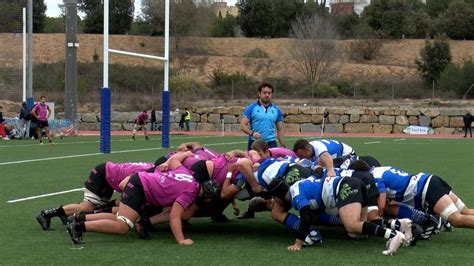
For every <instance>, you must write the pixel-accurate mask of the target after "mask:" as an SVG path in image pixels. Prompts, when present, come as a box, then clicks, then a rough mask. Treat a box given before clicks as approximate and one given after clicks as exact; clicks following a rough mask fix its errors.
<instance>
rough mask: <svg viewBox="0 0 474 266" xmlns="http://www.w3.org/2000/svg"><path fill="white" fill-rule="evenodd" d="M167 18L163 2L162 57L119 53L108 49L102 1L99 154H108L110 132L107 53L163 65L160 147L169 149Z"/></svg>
mask: <svg viewBox="0 0 474 266" xmlns="http://www.w3.org/2000/svg"><path fill="white" fill-rule="evenodd" d="M169 17H170V3H169V0H165V39H164V42H165V43H164V47H165V50H164V55H163V56H162V57H160V56H154V55H146V54H140V53H134V52H129V51H121V50H116V49H109V0H104V34H103V35H104V40H103V42H104V43H103V57H104V61H103V64H104V65H103V86H102V88H101V93H100V95H101V98H100V105H101V108H100V110H101V114H100V118H101V119H100V152H102V153H110V151H111V147H110V130H111V109H112V108H111V104H112V100H111V99H112V98H111V95H112V90H111V88H110V87H109V53H114V54H119V55H125V56H135V57H141V58H147V59H152V60H161V61H163V63H164V77H163V79H164V82H163V87H164V88H163V93H162V134H161V146H162V147H163V148H169V131H170V92H169V81H168V77H169Z"/></svg>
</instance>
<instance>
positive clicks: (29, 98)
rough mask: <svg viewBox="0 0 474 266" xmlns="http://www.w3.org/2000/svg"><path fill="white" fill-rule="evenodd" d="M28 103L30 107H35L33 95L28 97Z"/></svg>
mask: <svg viewBox="0 0 474 266" xmlns="http://www.w3.org/2000/svg"><path fill="white" fill-rule="evenodd" d="M26 104H27V105H28V108H30V110H31V108H33V105H34V104H35V100H34V99H33V97H28V98H26Z"/></svg>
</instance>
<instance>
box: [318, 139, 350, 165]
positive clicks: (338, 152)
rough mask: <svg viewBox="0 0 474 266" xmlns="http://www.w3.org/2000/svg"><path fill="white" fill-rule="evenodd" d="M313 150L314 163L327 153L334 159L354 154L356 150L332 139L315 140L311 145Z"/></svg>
mask: <svg viewBox="0 0 474 266" xmlns="http://www.w3.org/2000/svg"><path fill="white" fill-rule="evenodd" d="M309 144H310V145H311V146H312V148H313V157H312V160H313V161H317V160H318V158H319V157H320V156H321V155H322V154H323V153H324V152H327V153H329V155H330V156H331V157H332V158H333V159H334V158H336V157H341V156H345V155H350V154H354V149H352V147H351V146H349V145H347V144H345V143H342V142H339V141H337V140H332V139H321V140H314V141H311V142H310V143H309Z"/></svg>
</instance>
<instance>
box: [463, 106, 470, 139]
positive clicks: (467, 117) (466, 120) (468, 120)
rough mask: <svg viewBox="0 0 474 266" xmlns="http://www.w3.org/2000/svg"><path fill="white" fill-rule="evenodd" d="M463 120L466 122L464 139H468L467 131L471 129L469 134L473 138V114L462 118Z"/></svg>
mask: <svg viewBox="0 0 474 266" xmlns="http://www.w3.org/2000/svg"><path fill="white" fill-rule="evenodd" d="M462 120H463V122H464V137H465V138H466V137H467V130H468V129H469V134H470V135H471V138H472V129H471V126H472V115H471V113H469V112H468V113H467V114H465V115H464V116H463V117H462Z"/></svg>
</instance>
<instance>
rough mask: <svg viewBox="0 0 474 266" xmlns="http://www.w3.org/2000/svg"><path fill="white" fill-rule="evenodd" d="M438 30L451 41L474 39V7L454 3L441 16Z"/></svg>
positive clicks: (438, 21)
mask: <svg viewBox="0 0 474 266" xmlns="http://www.w3.org/2000/svg"><path fill="white" fill-rule="evenodd" d="M436 25H437V30H438V32H440V33H445V34H446V35H447V36H448V37H449V38H451V39H457V40H460V39H461V40H462V39H468V40H473V39H474V7H473V6H472V5H470V4H466V3H463V2H453V3H451V4H450V5H449V7H448V9H446V11H445V12H443V13H442V14H441V15H439V17H438V20H437V23H436Z"/></svg>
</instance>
